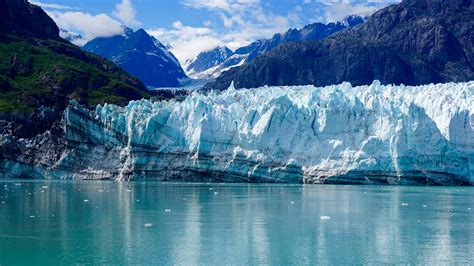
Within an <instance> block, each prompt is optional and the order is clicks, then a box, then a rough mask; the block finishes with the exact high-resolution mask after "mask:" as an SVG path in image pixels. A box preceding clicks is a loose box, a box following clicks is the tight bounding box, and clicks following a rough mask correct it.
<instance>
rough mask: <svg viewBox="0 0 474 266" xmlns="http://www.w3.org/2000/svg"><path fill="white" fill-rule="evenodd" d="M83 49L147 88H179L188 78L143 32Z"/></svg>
mask: <svg viewBox="0 0 474 266" xmlns="http://www.w3.org/2000/svg"><path fill="white" fill-rule="evenodd" d="M83 49H84V50H86V51H89V52H91V53H94V54H97V55H100V56H103V57H105V58H108V59H110V60H112V62H114V63H116V64H117V65H119V66H121V67H122V68H123V69H125V70H126V71H127V72H128V73H130V74H131V75H133V76H135V77H137V78H139V79H140V80H141V81H142V82H143V83H144V84H145V85H146V86H148V87H178V86H179V80H180V79H185V78H187V76H186V74H185V73H184V71H183V69H182V68H181V65H180V64H179V62H178V60H177V59H176V57H175V56H174V55H173V54H172V53H171V52H170V51H168V49H167V48H166V47H165V46H164V45H163V44H162V43H160V42H159V41H158V40H156V39H155V38H154V37H152V36H150V35H148V34H147V33H146V32H145V31H144V30H143V29H139V30H137V31H133V30H131V29H125V31H124V34H123V35H116V36H112V37H107V38H96V39H94V40H91V41H90V42H88V43H86V44H85V45H84V47H83Z"/></svg>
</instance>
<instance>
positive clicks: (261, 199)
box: [0, 181, 474, 265]
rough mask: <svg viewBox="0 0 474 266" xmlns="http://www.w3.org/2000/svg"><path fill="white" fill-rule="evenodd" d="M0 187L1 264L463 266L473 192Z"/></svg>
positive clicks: (469, 245) (472, 240) (469, 253)
mask: <svg viewBox="0 0 474 266" xmlns="http://www.w3.org/2000/svg"><path fill="white" fill-rule="evenodd" d="M0 184H1V186H0V201H1V203H0V264H11V263H16V264H23V263H50V262H60V263H108V264H150V263H160V264H178V265H195V264H202V263H204V264H310V263H315V262H318V263H323V264H347V263H374V264H375V263H415V264H418V263H429V264H431V263H433V264H439V263H455V264H459V263H460V264H469V263H473V262H474V261H473V259H472V258H474V248H473V247H474V221H473V217H474V215H473V214H474V213H473V210H470V208H472V206H474V190H473V189H472V188H426V187H370V186H300V185H294V186H291V185H290V186H288V185H285V186H282V185H218V184H159V183H141V182H137V183H118V182H39V181H36V182H3V183H0ZM145 225H146V226H145ZM25 250H27V251H28V254H29V255H28V256H24V253H25Z"/></svg>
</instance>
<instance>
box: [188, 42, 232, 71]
mask: <svg viewBox="0 0 474 266" xmlns="http://www.w3.org/2000/svg"><path fill="white" fill-rule="evenodd" d="M233 54H234V52H232V50H230V49H229V48H227V47H225V46H219V47H216V48H214V49H212V50H210V51H205V52H202V53H200V54H199V55H198V56H197V57H196V58H194V59H191V60H189V61H188V62H186V63H187V66H186V73H188V75H189V76H190V77H192V78H195V79H206V78H209V77H211V76H212V74H213V73H214V71H213V70H214V69H215V68H216V67H218V66H219V65H220V64H222V63H223V62H224V61H225V60H226V59H227V58H229V57H231V56H232V55H233Z"/></svg>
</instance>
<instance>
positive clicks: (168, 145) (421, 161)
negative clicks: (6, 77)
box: [0, 82, 474, 185]
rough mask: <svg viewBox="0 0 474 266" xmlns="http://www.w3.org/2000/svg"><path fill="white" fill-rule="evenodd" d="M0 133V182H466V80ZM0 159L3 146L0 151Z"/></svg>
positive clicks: (109, 116) (217, 99) (276, 92)
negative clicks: (19, 135) (29, 134)
mask: <svg viewBox="0 0 474 266" xmlns="http://www.w3.org/2000/svg"><path fill="white" fill-rule="evenodd" d="M58 128H59V129H58V130H57V131H58V132H59V133H55V134H53V133H51V132H50V131H48V132H46V133H45V134H43V135H41V136H37V137H35V138H33V139H15V138H13V137H11V136H6V135H2V137H1V145H2V146H3V147H9V150H12V151H20V153H21V154H19V155H15V156H13V155H11V156H9V155H5V152H4V155H3V157H4V158H3V159H2V160H1V161H0V162H1V165H0V174H1V175H0V177H7V178H9V177H33V178H81V179H121V180H130V179H147V180H173V181H179V180H182V181H219V182H221V181H222V182H289V183H302V182H304V183H362V184H439V185H459V184H461V185H473V184H474V82H467V83H449V84H439V85H426V86H418V87H408V86H382V85H380V83H379V82H374V83H373V84H372V85H371V86H362V87H352V86H351V85H350V84H348V83H343V84H341V85H336V86H328V87H323V88H317V87H313V86H299V87H264V88H259V89H246V90H238V91H237V90H235V89H233V88H232V87H231V88H230V89H229V90H227V91H224V92H221V93H214V92H211V93H208V94H207V95H204V94H199V93H194V94H193V95H191V96H189V97H188V98H186V99H185V100H184V101H182V102H177V101H169V102H152V101H148V100H142V101H133V102H130V103H129V104H128V106H126V107H118V106H114V105H105V106H97V108H96V110H95V111H89V110H86V109H84V108H83V107H81V106H80V105H79V104H77V103H75V102H72V103H71V106H70V107H69V108H68V109H66V111H65V112H64V114H63V117H62V121H61V123H60V125H59V126H58ZM4 149H5V148H4Z"/></svg>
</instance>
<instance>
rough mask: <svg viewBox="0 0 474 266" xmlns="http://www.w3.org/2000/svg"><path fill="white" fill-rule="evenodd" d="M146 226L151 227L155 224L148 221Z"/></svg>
mask: <svg viewBox="0 0 474 266" xmlns="http://www.w3.org/2000/svg"><path fill="white" fill-rule="evenodd" d="M144 226H145V228H150V227H152V226H153V224H152V223H146V224H145V225H144Z"/></svg>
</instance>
